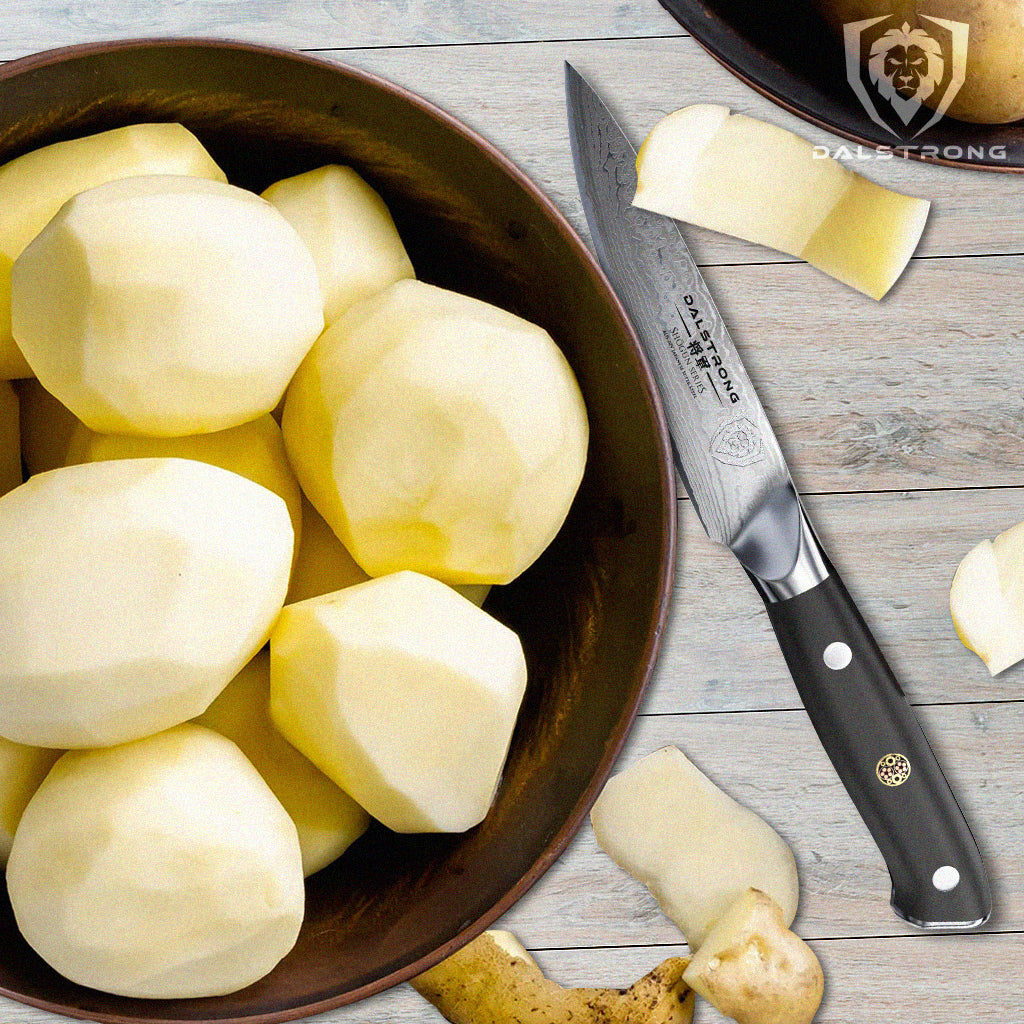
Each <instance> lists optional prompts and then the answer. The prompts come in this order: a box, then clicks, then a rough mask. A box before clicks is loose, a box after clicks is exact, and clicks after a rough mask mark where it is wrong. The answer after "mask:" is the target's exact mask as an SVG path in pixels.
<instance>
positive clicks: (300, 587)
mask: <svg viewBox="0 0 1024 1024" xmlns="http://www.w3.org/2000/svg"><path fill="white" fill-rule="evenodd" d="M369 578H370V577H369V576H367V575H366V573H365V572H363V570H362V569H360V568H359V566H358V565H356V562H355V559H354V558H353V557H352V556H351V555H350V554H349V553H348V549H347V548H346V547H345V545H344V544H342V543H341V541H340V540H338V538H337V536H336V535H335V533H334V531H333V530H332V529H331V528H330V527H329V526H328V525H327V523H326V522H325V521H324V517H323V516H322V515H320V513H319V512H317V510H316V509H315V508H313V506H312V505H310V503H309V502H308V501H307V500H305V499H303V501H302V540H301V541H300V543H299V550H298V554H297V555H296V557H295V566H294V568H293V569H292V579H291V582H290V583H289V584H288V596H287V598H286V599H285V604H296V603H297V602H299V601H306V600H308V599H309V598H311V597H319V596H320V595H321V594H330V593H332V592H333V591H335V590H341V589H342V588H343V587H351V586H352V585H353V584H354V583H365V582H366V581H367V580H368V579H369ZM452 589H453V590H457V591H458V592H459V593H460V594H461V595H462V596H463V597H464V598H466V599H467V600H469V601H472V602H473V604H475V605H476V606H477V608H479V607H480V606H481V605H482V604H483V603H484V600H485V599H486V598H487V595H488V593H490V590H491V588H490V586H489V585H488V584H486V583H461V584H456V585H455V586H454V587H453V588H452Z"/></svg>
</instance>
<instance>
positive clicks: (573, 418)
mask: <svg viewBox="0 0 1024 1024" xmlns="http://www.w3.org/2000/svg"><path fill="white" fill-rule="evenodd" d="M282 429H283V431H284V439H285V445H286V446H287V448H288V455H289V457H290V459H291V462H292V466H293V467H294V468H295V473H296V476H298V478H299V483H300V484H301V485H302V488H303V490H304V491H305V493H306V495H307V496H308V497H309V499H310V501H311V502H312V503H313V504H314V505H315V506H316V508H317V510H318V511H319V512H320V514H321V515H322V516H323V517H324V519H326V520H327V522H328V523H329V524H330V526H331V528H332V529H333V530H334V532H335V533H336V534H337V535H338V537H339V538H340V539H341V541H342V543H343V544H344V545H345V547H346V548H348V550H349V551H350V552H351V553H352V557H353V558H355V560H356V562H357V563H358V564H359V565H360V566H361V567H362V568H363V569H364V570H365V571H366V572H367V573H369V574H370V575H371V576H383V575H385V574H387V573H390V572H397V571H399V570H402V569H412V570H415V571H417V572H422V573H425V574H426V575H429V576H434V577H436V578H437V579H440V580H443V581H444V582H446V583H507V582H509V581H510V580H512V579H514V578H515V577H516V576H518V575H519V573H521V572H522V571H523V570H524V569H526V568H527V566H529V565H530V564H531V563H532V562H533V561H534V560H535V559H536V558H537V556H538V555H539V554H540V553H541V552H542V551H543V550H544V549H545V548H546V547H547V546H548V544H549V543H550V542H551V540H552V539H553V538H554V536H555V534H556V533H557V532H558V529H559V528H560V526H561V525H562V522H563V521H564V519H565V516H566V514H567V513H568V511H569V506H570V504H571V502H572V499H573V496H574V495H575V493H576V489H577V487H578V486H579V483H580V479H581V478H582V475H583V468H584V462H585V460H586V451H587V418H586V410H585V409H584V406H583V399H582V396H581V395H580V391H579V387H578V386H577V384H576V380H575V378H574V376H573V373H572V370H571V369H570V368H569V364H568V363H567V362H566V361H565V358H564V356H563V355H562V353H561V352H560V351H559V349H558V347H557V346H556V345H555V343H554V342H553V341H552V339H551V337H550V335H548V333H547V332H546V331H544V330H542V329H541V328H540V327H537V326H535V325H533V324H531V323H528V322H527V321H526V320H523V319H521V318H520V317H517V316H514V315H513V314H511V313H506V312H505V311H503V310H500V309H498V308H497V307H495V306H491V305H489V304H487V303H485V302H480V301H479V300H477V299H472V298H468V297H466V296H464V295H457V294H456V293H455V292H450V291H446V290H444V289H441V288H435V287H433V286H432V285H427V284H423V283H421V282H418V281H399V282H398V283H397V284H394V285H392V286H391V287H390V288H388V289H387V291H384V292H382V293H380V295H377V296H375V297H373V298H370V299H366V300H364V301H363V302H360V303H357V304H356V305H355V306H353V307H352V308H351V309H350V310H349V311H348V312H347V313H346V314H345V315H344V316H343V317H342V318H341V319H340V320H338V321H337V322H336V323H335V324H334V325H333V326H332V327H330V328H328V330H326V331H325V332H324V334H323V335H322V336H321V337H320V339H319V340H318V341H317V343H316V344H315V345H314V346H313V349H312V350H311V352H310V354H309V355H308V356H307V357H306V359H305V360H304V361H303V363H302V365H301V366H300V367H299V370H298V372H297V373H296V375H295V378H294V380H293V381H292V383H291V385H290V387H289V388H288V395H287V399H286V401H285V410H284V419H283V422H282Z"/></svg>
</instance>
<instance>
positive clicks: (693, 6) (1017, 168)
mask: <svg viewBox="0 0 1024 1024" xmlns="http://www.w3.org/2000/svg"><path fill="white" fill-rule="evenodd" d="M659 2H660V4H661V6H662V7H664V8H665V10H666V11H668V13H669V14H671V15H672V17H673V18H675V20H676V21H677V22H678V24H679V25H681V26H682V27H683V28H684V29H685V30H686V31H687V32H688V33H689V34H690V35H691V36H692V37H693V39H694V40H695V41H696V42H697V44H698V45H699V46H700V47H701V49H703V50H704V51H705V52H706V53H707V54H708V55H710V56H711V57H713V58H714V59H715V61H717V62H718V63H719V64H720V65H721V66H722V67H723V68H725V69H726V71H728V72H729V73H730V74H732V75H733V76H735V77H736V78H737V79H739V81H741V82H742V83H743V84H744V85H746V86H748V87H749V88H751V89H753V90H754V91H755V92H757V93H759V94H760V95H761V96H763V97H764V98H765V99H767V100H770V101H771V102H772V103H774V104H775V105H776V106H778V107H781V108H782V109H783V110H786V111H788V112H789V113H791V114H794V115H795V116H796V117H799V118H800V119H801V120H803V121H806V122H807V123H808V124H812V125H814V126H815V127H817V128H821V129H823V130H824V131H827V132H831V134H833V135H837V136H839V137H840V138H843V139H847V140H849V141H850V142H854V143H856V144H857V145H859V146H863V147H865V148H868V149H873V150H879V149H883V148H885V147H886V145H887V144H886V143H884V142H880V141H878V140H877V139H873V138H871V137H870V136H868V135H866V134H864V133H863V132H862V131H859V130H857V129H856V128H854V127H848V126H846V125H844V124H841V123H839V122H838V121H837V120H833V119H830V118H829V117H827V116H825V115H823V114H819V113H817V112H816V111H815V110H814V109H812V108H811V107H810V106H808V105H807V103H806V102H803V101H801V99H800V98H799V97H798V96H797V95H796V94H795V93H794V92H793V90H792V89H791V88H789V87H787V85H786V84H781V85H780V84H778V83H777V82H776V81H774V80H773V78H772V75H771V73H770V71H769V68H770V64H771V61H767V60H766V59H765V54H764V52H763V51H762V50H760V49H759V48H758V47H757V46H756V45H755V44H754V43H751V42H750V41H749V40H748V39H746V38H745V37H744V36H743V35H742V34H741V33H740V32H739V31H737V30H736V28H735V27H734V26H733V24H732V23H731V22H730V21H729V20H728V19H727V18H726V17H725V16H724V15H722V14H721V13H720V12H719V11H718V10H717V8H714V7H709V6H708V5H707V4H706V3H704V2H703V0H659ZM722 36H728V37H729V38H730V41H731V43H732V45H731V47H730V46H727V45H725V44H724V43H723V42H722V41H721V37H722ZM784 70H785V69H784ZM948 116H949V119H950V120H955V119H954V118H953V117H952V115H948ZM1019 123H1020V122H1014V121H1008V122H1003V123H994V124H987V125H986V124H983V123H978V124H977V125H975V127H979V128H981V127H985V128H990V129H996V128H1005V127H1008V126H1012V125H1014V124H1019ZM889 148H891V149H892V150H893V151H894V152H899V154H900V156H901V157H902V158H906V159H910V160H918V161H920V162H921V163H925V164H938V165H939V166H941V167H962V168H966V169H968V170H972V171H988V172H994V173H996V174H1024V164H1020V163H998V162H995V161H992V160H974V159H967V158H966V157H965V158H962V159H952V158H949V157H943V156H939V155H933V154H931V153H925V152H920V151H918V150H915V149H912V148H911V149H901V148H900V146H899V145H896V146H893V147H889Z"/></svg>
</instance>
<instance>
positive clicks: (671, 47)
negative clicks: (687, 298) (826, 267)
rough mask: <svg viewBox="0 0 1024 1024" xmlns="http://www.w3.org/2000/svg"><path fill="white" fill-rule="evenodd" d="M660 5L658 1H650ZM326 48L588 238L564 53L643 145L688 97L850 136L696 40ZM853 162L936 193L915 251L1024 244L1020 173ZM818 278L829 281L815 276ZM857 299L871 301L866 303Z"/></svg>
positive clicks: (773, 257)
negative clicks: (731, 68) (492, 156)
mask: <svg viewBox="0 0 1024 1024" xmlns="http://www.w3.org/2000/svg"><path fill="white" fill-rule="evenodd" d="M655 6H656V5H655V3H654V0H652V2H651V3H650V8H651V9H652V10H653V9H654V8H655ZM658 9H659V10H660V8H658ZM612 34H613V33H612V32H609V31H606V32H605V33H604V35H606V36H610V35H612ZM322 56H328V57H332V58H336V59H338V60H342V61H346V62H348V63H351V64H354V65H356V66H359V67H362V68H365V69H366V70H368V71H374V72H377V73H379V74H381V75H383V76H384V77H386V78H390V79H392V80H394V81H397V82H400V83H401V84H403V85H406V86H408V87H409V88H410V89H413V90H415V91H416V92H419V93H421V94H422V95H424V96H426V97H427V98H428V99H431V100H433V101H435V102H436V103H437V104H438V105H439V106H441V107H444V108H445V109H446V110H448V111H449V112H450V113H452V114H454V115H455V116H456V117H458V118H460V119H461V120H463V121H465V123H466V124H468V125H470V126H471V127H473V128H476V129H477V130H479V131H480V132H481V133H482V134H483V135H485V136H486V137H487V138H488V139H490V140H491V141H492V142H494V143H495V144H496V145H497V146H499V147H500V148H501V149H503V150H504V151H505V152H506V153H508V155H509V156H511V157H512V158H513V159H514V160H515V161H516V162H517V163H518V164H519V165H520V166H521V167H522V168H523V170H525V171H526V173H527V174H529V175H530V177H531V178H533V179H534V181H536V182H537V183H538V184H539V185H540V186H541V187H542V188H543V189H544V190H545V192H547V194H548V195H549V196H550V197H551V198H552V199H553V200H554V201H555V202H556V203H557V204H558V205H559V207H560V208H561V209H562V210H563V212H565V213H566V215H567V216H568V217H569V219H570V220H571V221H572V222H573V224H574V225H575V226H576V227H577V229H578V230H580V231H581V233H583V234H584V236H585V237H586V232H585V226H584V219H583V214H582V209H581V207H580V201H579V194H578V192H577V190H576V181H575V178H574V176H573V172H572V161H571V158H570V155H569V136H568V129H567V126H566V120H565V97H564V95H563V87H562V64H563V61H565V60H568V61H571V62H572V63H573V65H575V66H576V67H577V68H578V69H579V70H580V71H581V72H582V73H583V74H584V75H585V76H586V77H587V78H588V79H589V80H590V81H591V83H592V84H593V85H594V87H595V88H596V89H597V90H598V91H599V92H600V94H601V96H602V98H603V99H604V100H605V102H606V103H607V104H608V106H609V108H610V109H611V110H612V112H613V113H614V114H615V116H616V118H617V119H618V120H619V122H620V124H621V126H622V128H623V130H624V131H625V133H626V135H627V137H629V138H630V139H631V140H632V141H633V143H634V145H637V146H639V144H640V143H641V142H642V141H643V139H644V136H645V135H646V133H647V132H648V131H649V130H650V129H651V128H653V127H654V125H655V124H656V123H657V121H658V120H659V119H660V118H661V117H663V116H664V115H665V114H668V113H670V112H671V111H673V110H676V109H678V108H679V107H682V106H685V105H687V104H689V103H722V104H725V105H727V106H729V107H730V108H731V109H733V110H735V111H739V112H742V113H745V114H750V115H751V116H753V117H760V118H762V119H763V120H767V121H771V122H772V123H774V124H778V125H780V126H782V127H784V128H787V129H789V130H790V131H794V132H797V133H798V134H800V135H802V136H804V137H805V138H807V139H809V140H811V141H812V142H813V143H815V144H816V145H825V146H828V147H829V149H830V151H833V150H834V149H835V147H836V146H838V145H840V144H845V140H840V139H838V138H837V137H836V136H834V135H830V134H829V133H828V132H826V131H823V130H822V129H820V128H815V127H814V126H812V125H809V124H808V123H807V122H805V121H802V120H801V119H800V118H798V117H796V116H795V115H793V114H790V113H788V112H786V111H784V110H782V109H781V108H780V107H777V106H776V105H775V104H774V103H772V102H771V101H770V100H767V99H765V98H764V97H763V96H760V95H758V94H757V93H755V92H753V91H752V90H751V89H748V88H747V87H746V86H745V85H744V84H743V83H742V82H740V81H738V80H737V79H736V78H734V77H733V76H732V75H731V74H729V72H728V71H726V70H725V69H724V68H723V67H722V66H721V65H719V64H718V63H717V62H716V61H715V60H713V59H712V58H711V57H710V56H708V54H707V53H705V51H704V50H703V49H701V47H700V46H699V45H698V44H697V42H696V41H695V40H693V39H692V38H690V37H686V38H667V39H661V38H654V39H641V40H638V39H603V40H601V39H597V40H593V41H586V42H571V41H566V42H555V43H543V44H530V45H504V46H474V47H467V48H461V49H449V50H440V49H439V50H431V51H423V50H372V51H360V50H352V51H347V52H344V53H341V52H337V53H325V54H322ZM524 97H528V98H529V99H528V101H526V100H524ZM851 145H852V144H851ZM852 155H853V154H851V156H852ZM846 162H847V164H848V165H849V166H851V167H852V168H853V169H855V170H858V171H860V172H861V173H863V174H865V175H866V176H868V177H870V178H872V179H874V180H875V181H878V182H879V183H880V184H883V185H885V186H886V187H888V188H892V189H895V190H896V191H899V192H906V193H909V194H912V195H920V196H924V197H926V198H928V199H931V200H932V203H933V205H932V211H931V214H930V217H929V223H928V226H927V228H926V230H925V235H924V238H923V240H922V244H921V247H920V249H919V250H918V252H919V255H922V256H949V255H979V254H991V253H1014V252H1024V219H1022V218H1021V217H1020V215H1019V211H1020V208H1021V203H1022V201H1024V175H1021V174H1013V175H1007V174H993V173H985V172H978V171H969V170H964V169H959V168H949V167H938V166H935V165H932V164H924V163H921V162H920V161H915V160H903V159H899V158H892V159H888V160H879V159H876V158H874V157H873V156H872V158H871V159H866V160H857V159H852V160H850V159H847V160H846ZM686 237H687V239H688V241H689V242H690V244H691V247H692V248H693V251H694V255H695V256H696V257H697V259H698V262H700V263H701V264H710V263H752V262H753V263H764V262H776V261H780V260H781V261H785V262H792V258H791V257H789V256H785V255H781V254H779V253H777V252H774V251H773V250H770V249H766V248H764V247H763V246H756V245H753V244H751V243H748V242H741V241H739V240H737V239H733V238H729V237H727V236H725V235H719V234H715V233H713V232H708V231H703V230H699V229H695V228H688V229H687V230H686ZM810 280H811V281H814V282H819V281H821V282H824V281H827V280H828V279H827V278H825V277H824V276H823V275H821V274H817V273H815V274H814V276H813V277H812V278H810ZM858 298H859V299H860V300H861V303H862V305H863V306H864V307H865V308H866V307H867V305H868V304H869V302H870V300H867V299H864V298H863V296H858ZM887 301H888V300H886V302H883V304H882V308H886V304H887Z"/></svg>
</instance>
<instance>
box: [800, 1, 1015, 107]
mask: <svg viewBox="0 0 1024 1024" xmlns="http://www.w3.org/2000/svg"><path fill="white" fill-rule="evenodd" d="M819 3H820V5H821V7H822V10H823V12H824V14H825V16H826V18H827V19H828V20H829V22H830V23H831V24H832V25H833V27H834V28H835V29H836V30H837V31H838V32H839V33H842V31H843V24H844V23H847V22H856V21H865V20H867V19H868V18H878V17H882V16H885V15H895V16H896V21H895V22H894V24H896V25H897V26H898V27H902V25H903V24H904V23H906V24H907V25H909V26H910V28H911V29H915V28H917V29H923V30H924V31H925V32H929V34H932V33H934V32H935V26H934V25H932V24H930V23H929V21H928V18H929V17H930V18H942V19H944V20H947V21H959V22H964V23H966V24H967V25H969V26H970V30H969V33H968V43H967V72H966V78H965V80H964V83H963V85H962V86H961V87H960V90H959V92H957V94H956V97H955V98H954V99H953V102H952V104H951V105H950V107H949V111H948V113H949V114H950V115H951V116H952V117H957V118H960V120H962V121H975V122H978V123H982V124H999V123H1003V122H1007V121H1018V120H1020V119H1021V118H1022V117H1024V70H1022V56H1021V55H1022V54H1024V4H1022V3H1020V0H927V2H925V0H921V2H918V0H819ZM939 99H940V93H939V92H938V90H936V91H934V92H932V93H931V94H930V95H928V96H925V97H923V102H924V103H926V104H928V106H932V107H934V106H935V104H936V103H937V102H938V101H939Z"/></svg>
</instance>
